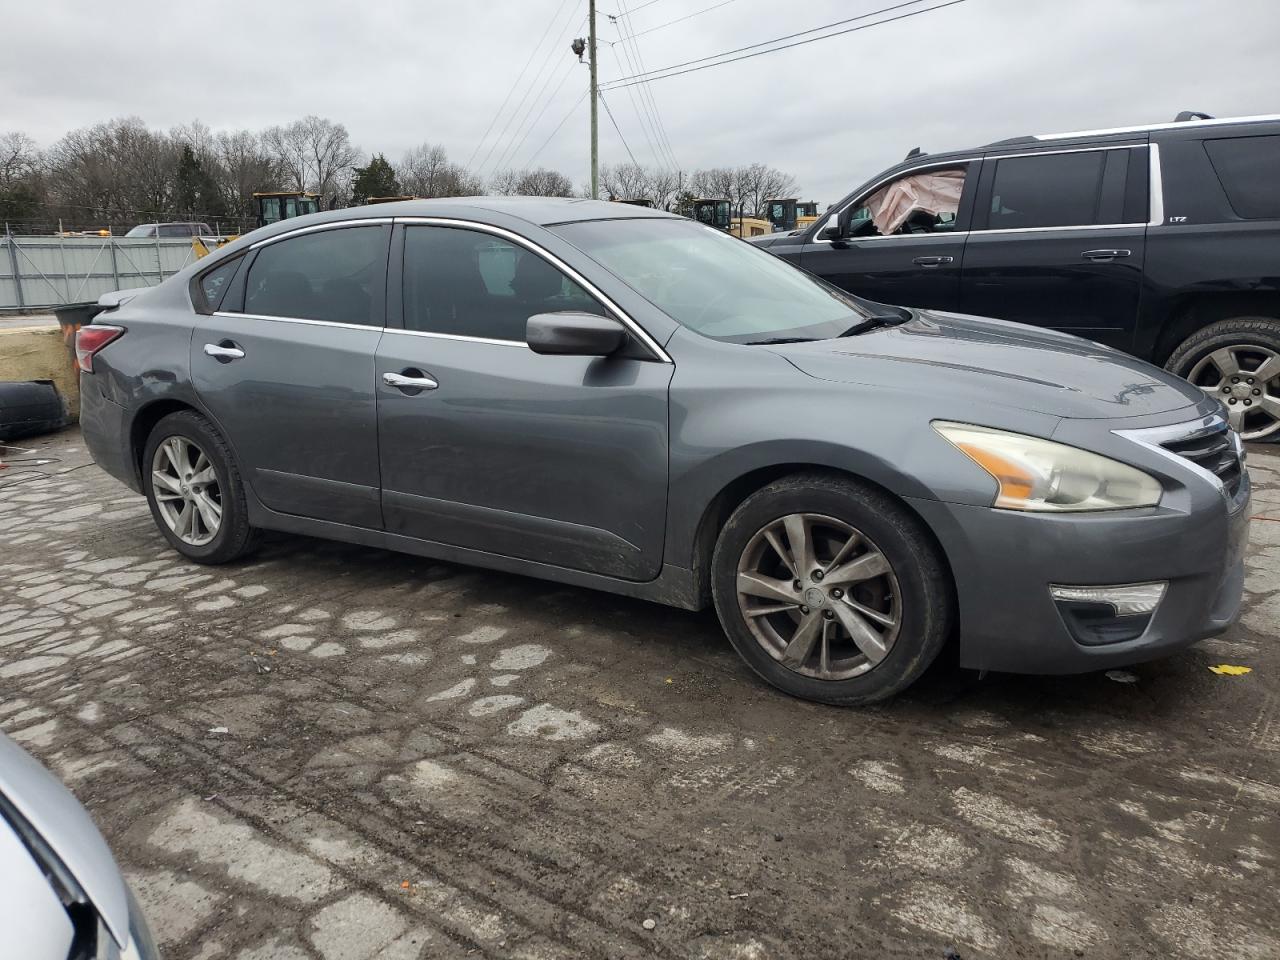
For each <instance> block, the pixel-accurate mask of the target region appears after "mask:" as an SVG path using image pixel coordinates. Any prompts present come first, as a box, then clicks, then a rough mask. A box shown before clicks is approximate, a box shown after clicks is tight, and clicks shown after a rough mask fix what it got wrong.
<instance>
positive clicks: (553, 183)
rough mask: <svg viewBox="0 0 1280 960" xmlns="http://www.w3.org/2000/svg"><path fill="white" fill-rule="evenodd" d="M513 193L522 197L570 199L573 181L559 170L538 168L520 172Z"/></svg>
mask: <svg viewBox="0 0 1280 960" xmlns="http://www.w3.org/2000/svg"><path fill="white" fill-rule="evenodd" d="M515 192H516V193H517V194H519V195H520V196H522V197H572V196H573V181H572V180H570V179H569V178H568V177H566V176H565V175H564V174H563V173H561V172H560V171H559V170H548V169H546V168H545V167H539V168H538V169H536V170H525V171H522V172H521V174H520V179H519V180H517V181H516V189H515Z"/></svg>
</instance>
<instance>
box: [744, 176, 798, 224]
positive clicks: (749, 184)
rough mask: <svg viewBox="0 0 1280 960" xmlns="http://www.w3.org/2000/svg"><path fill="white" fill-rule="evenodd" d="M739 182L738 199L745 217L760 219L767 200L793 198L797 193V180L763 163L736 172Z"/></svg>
mask: <svg viewBox="0 0 1280 960" xmlns="http://www.w3.org/2000/svg"><path fill="white" fill-rule="evenodd" d="M734 173H735V175H736V180H737V199H738V207H739V209H740V210H743V211H746V212H745V213H744V214H743V215H744V216H752V217H758V216H760V215H761V214H762V213H763V212H764V206H765V201H766V200H771V199H775V198H778V197H791V196H794V195H795V192H796V188H797V185H796V179H795V177H793V176H791V174H789V173H783V172H782V171H781V170H777V169H775V168H773V167H767V166H765V165H764V164H763V163H753V164H750V165H749V166H745V167H739V168H738V169H737V170H736V171H734Z"/></svg>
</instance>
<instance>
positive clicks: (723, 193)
mask: <svg viewBox="0 0 1280 960" xmlns="http://www.w3.org/2000/svg"><path fill="white" fill-rule="evenodd" d="M689 184H690V189H691V190H692V192H693V193H694V194H695V195H696V196H698V197H701V198H705V199H707V200H721V199H726V198H727V199H728V200H729V201H730V203H731V204H732V205H733V209H734V210H735V211H737V213H738V215H739V216H741V215H742V210H741V206H740V203H739V196H738V178H737V176H736V173H735V171H733V170H731V169H729V168H728V167H711V168H710V169H707V170H695V171H694V172H693V176H692V177H691V178H690V180H689Z"/></svg>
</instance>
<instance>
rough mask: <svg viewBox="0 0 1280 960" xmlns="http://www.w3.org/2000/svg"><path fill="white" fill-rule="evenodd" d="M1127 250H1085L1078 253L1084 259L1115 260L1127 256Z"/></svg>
mask: <svg viewBox="0 0 1280 960" xmlns="http://www.w3.org/2000/svg"><path fill="white" fill-rule="evenodd" d="M1129 253H1130V251H1128V250H1086V251H1085V252H1084V253H1082V254H1080V256H1081V257H1083V258H1084V259H1085V260H1116V259H1118V258H1120V257H1127V256H1129Z"/></svg>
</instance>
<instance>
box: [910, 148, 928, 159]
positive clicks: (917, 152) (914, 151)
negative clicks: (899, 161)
mask: <svg viewBox="0 0 1280 960" xmlns="http://www.w3.org/2000/svg"><path fill="white" fill-rule="evenodd" d="M923 156H925V152H924V151H923V150H921V149H920V148H919V147H912V148H911V149H910V150H908V151H907V159H908V160H910V159H911V158H912V157H923Z"/></svg>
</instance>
